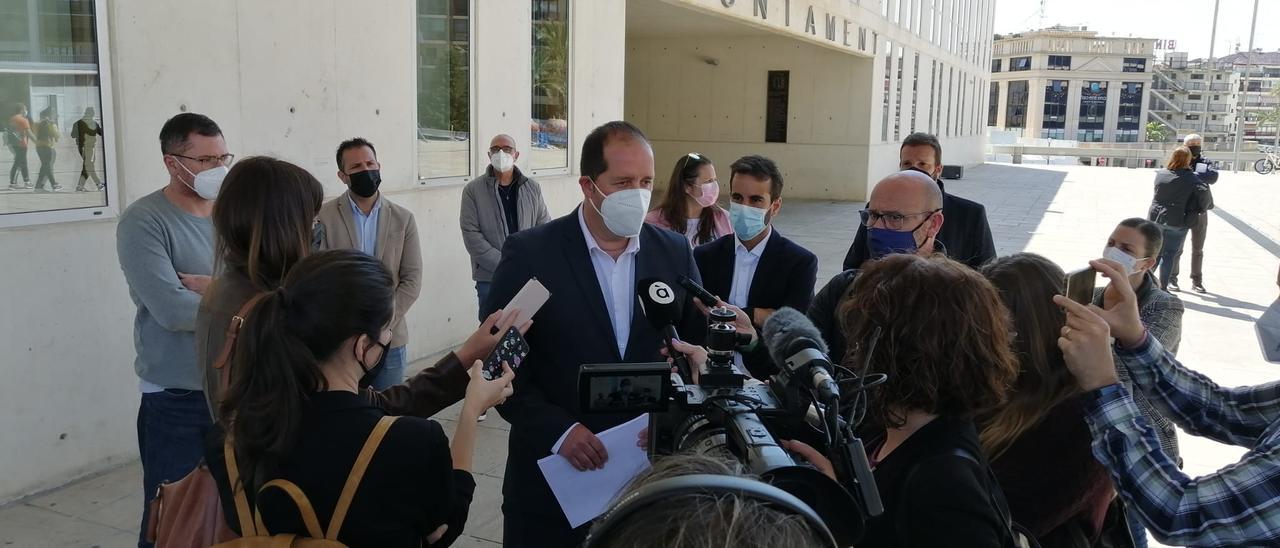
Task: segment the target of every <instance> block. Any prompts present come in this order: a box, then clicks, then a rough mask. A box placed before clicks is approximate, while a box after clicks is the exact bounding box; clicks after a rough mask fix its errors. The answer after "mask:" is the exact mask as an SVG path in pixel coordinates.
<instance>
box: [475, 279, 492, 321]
mask: <svg viewBox="0 0 1280 548" xmlns="http://www.w3.org/2000/svg"><path fill="white" fill-rule="evenodd" d="M476 300H477V301H479V302H480V312H479V314H480V321H481V322H484V302H485V301H487V300H489V282H476Z"/></svg>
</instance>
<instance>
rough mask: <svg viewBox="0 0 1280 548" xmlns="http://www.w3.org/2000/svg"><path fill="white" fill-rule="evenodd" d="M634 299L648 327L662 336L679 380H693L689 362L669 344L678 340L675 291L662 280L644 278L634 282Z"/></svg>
mask: <svg viewBox="0 0 1280 548" xmlns="http://www.w3.org/2000/svg"><path fill="white" fill-rule="evenodd" d="M636 298H638V299H639V300H640V311H641V312H643V313H644V317H645V319H647V320H649V325H652V326H653V328H654V329H657V330H658V332H659V333H661V334H662V342H664V343H666V345H667V355H668V356H670V357H671V362H672V363H674V364H675V366H676V371H678V372H679V373H680V378H681V380H683V381H685V382H690V381H691V380H692V379H693V370H692V369H690V367H689V360H688V359H687V358H685V356H684V354H682V353H680V352H678V351H677V350H676V348H675V346H674V345H672V344H671V340H672V339H679V338H680V334H679V333H677V332H676V326H675V323H676V322H677V321H679V319H680V309H679V307H678V306H677V305H676V292H675V290H673V289H671V286H670V285H667V283H666V282H664V281H662V280H659V279H657V278H645V279H643V280H640V281H638V282H636Z"/></svg>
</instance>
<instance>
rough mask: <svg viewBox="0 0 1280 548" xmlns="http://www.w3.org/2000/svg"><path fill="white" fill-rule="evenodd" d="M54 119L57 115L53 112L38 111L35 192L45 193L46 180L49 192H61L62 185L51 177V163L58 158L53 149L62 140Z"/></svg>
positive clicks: (48, 109)
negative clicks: (38, 167)
mask: <svg viewBox="0 0 1280 548" xmlns="http://www.w3.org/2000/svg"><path fill="white" fill-rule="evenodd" d="M56 118H57V114H56V113H55V112H54V110H53V109H52V108H46V109H44V110H42V111H40V122H39V123H37V124H36V131H35V133H36V156H37V157H39V158H40V173H39V174H38V175H36V192H45V190H44V182H45V180H46V179H48V181H49V191H51V192H57V191H59V190H62V185H60V184H58V180H57V179H55V178H54V176H53V162H54V161H55V160H57V158H58V153H57V151H56V150H54V148H53V147H55V146H57V144H58V140H59V139H61V138H62V133H61V132H59V131H58V122H57V120H56Z"/></svg>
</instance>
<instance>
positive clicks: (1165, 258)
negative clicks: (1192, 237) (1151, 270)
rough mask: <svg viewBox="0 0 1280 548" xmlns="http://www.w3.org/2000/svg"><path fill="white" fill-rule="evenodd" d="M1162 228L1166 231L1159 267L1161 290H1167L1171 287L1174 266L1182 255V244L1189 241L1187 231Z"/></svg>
mask: <svg viewBox="0 0 1280 548" xmlns="http://www.w3.org/2000/svg"><path fill="white" fill-rule="evenodd" d="M1160 228H1161V229H1163V231H1164V245H1163V246H1161V247H1160V262H1159V263H1157V267H1158V268H1159V269H1160V289H1166V288H1168V287H1169V275H1170V273H1172V272H1173V265H1174V263H1176V262H1177V260H1178V255H1179V254H1180V253H1182V242H1183V241H1185V240H1186V239H1187V229H1185V228H1175V227H1172V226H1164V225H1160Z"/></svg>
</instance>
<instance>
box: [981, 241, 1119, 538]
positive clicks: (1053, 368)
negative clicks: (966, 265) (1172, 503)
mask: <svg viewBox="0 0 1280 548" xmlns="http://www.w3.org/2000/svg"><path fill="white" fill-rule="evenodd" d="M982 274H983V275H984V276H986V277H987V279H989V280H991V284H992V285H994V286H995V288H996V290H997V291H998V292H999V293H1000V298H1001V300H1002V301H1004V305H1005V308H1007V309H1008V310H1009V314H1010V316H1011V317H1012V325H1013V326H1014V328H1015V329H1016V330H1017V332H1016V333H1015V334H1014V335H1013V349H1014V351H1015V352H1016V354H1017V357H1018V365H1019V372H1018V378H1017V380H1016V381H1014V386H1013V390H1012V391H1011V392H1010V393H1009V400H1008V402H1006V403H1005V404H1004V405H1003V406H1001V407H1000V408H998V409H996V410H995V411H994V412H992V413H991V414H989V415H988V416H986V417H985V418H984V420H982V421H981V424H982V431H981V433H980V435H979V439H980V441H981V442H982V448H983V451H984V452H985V453H986V454H987V458H988V459H990V461H991V469H992V470H993V471H994V472H995V474H996V478H997V479H999V480H1000V486H1001V487H1002V488H1003V489H1004V493H1005V498H1007V499H1008V501H1009V509H1010V511H1011V512H1012V514H1013V519H1014V521H1016V522H1018V523H1020V524H1022V525H1023V526H1025V527H1026V528H1027V529H1028V530H1030V531H1031V533H1032V534H1034V535H1035V536H1036V538H1037V539H1038V540H1039V541H1040V544H1041V546H1044V547H1045V548H1053V547H1059V546H1062V547H1065V546H1090V545H1092V544H1091V543H1092V542H1093V541H1094V540H1095V539H1096V538H1097V537H1098V535H1099V533H1100V532H1101V529H1102V524H1103V518H1104V517H1105V516H1106V512H1107V506H1108V504H1109V503H1110V502H1111V499H1112V497H1113V496H1114V494H1115V490H1114V489H1113V488H1112V484H1111V480H1110V479H1109V478H1108V477H1107V470H1106V469H1105V468H1103V467H1102V465H1100V464H1098V461H1097V460H1095V459H1094V458H1093V453H1092V449H1091V446H1090V443H1091V438H1090V434H1089V426H1088V425H1087V424H1086V423H1085V421H1084V402H1083V400H1082V399H1081V392H1080V388H1079V385H1077V384H1076V381H1075V379H1074V378H1073V377H1072V376H1071V372H1070V371H1068V370H1067V366H1066V363H1065V362H1064V361H1063V358H1062V351H1061V350H1059V349H1058V336H1059V334H1060V333H1061V331H1062V326H1063V325H1065V323H1066V314H1065V313H1063V311H1062V309H1061V308H1059V307H1058V306H1057V305H1055V304H1053V296H1054V295H1060V294H1064V293H1065V287H1064V286H1065V275H1064V274H1063V272H1062V269H1061V268H1059V267H1058V265H1056V264H1054V263H1053V262H1052V261H1050V260H1049V259H1046V258H1044V257H1042V256H1040V255H1036V254H1033V253H1015V254H1013V255H1009V256H1007V257H1000V258H998V259H994V260H992V261H991V262H989V263H987V264H986V265H984V266H983V267H982Z"/></svg>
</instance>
